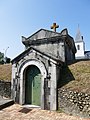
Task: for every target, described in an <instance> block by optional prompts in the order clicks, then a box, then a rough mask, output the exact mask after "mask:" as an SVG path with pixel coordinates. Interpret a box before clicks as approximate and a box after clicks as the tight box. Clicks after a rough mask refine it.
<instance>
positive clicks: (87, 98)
mask: <svg viewBox="0 0 90 120" xmlns="http://www.w3.org/2000/svg"><path fill="white" fill-rule="evenodd" d="M58 109H60V110H62V111H64V112H66V113H68V114H70V115H78V116H81V117H89V118H90V95H89V94H85V93H82V92H76V91H70V90H68V89H62V88H60V89H59V90H58Z"/></svg>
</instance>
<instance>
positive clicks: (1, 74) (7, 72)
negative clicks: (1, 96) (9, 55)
mask: <svg viewBox="0 0 90 120" xmlns="http://www.w3.org/2000/svg"><path fill="white" fill-rule="evenodd" d="M0 80H5V81H10V80H11V64H4V65H0Z"/></svg>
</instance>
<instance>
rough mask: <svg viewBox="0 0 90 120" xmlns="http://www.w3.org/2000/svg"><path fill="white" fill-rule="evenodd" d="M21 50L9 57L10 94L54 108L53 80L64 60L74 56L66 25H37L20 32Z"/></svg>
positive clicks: (43, 107) (55, 83)
mask: <svg viewBox="0 0 90 120" xmlns="http://www.w3.org/2000/svg"><path fill="white" fill-rule="evenodd" d="M22 43H23V44H24V45H25V48H26V49H25V51H24V52H22V53H21V54H20V55H18V56H17V57H16V58H14V59H13V60H12V83H11V96H12V98H13V99H14V101H15V102H17V103H19V104H21V105H23V104H31V105H37V106H40V107H41V108H42V109H49V110H57V83H58V81H59V80H60V74H61V72H60V71H61V68H62V66H63V64H64V63H67V62H68V61H72V60H74V59H75V53H76V48H75V44H74V40H73V38H72V37H71V36H70V35H69V34H68V31H67V29H64V30H62V31H61V33H57V32H53V31H49V30H45V29H40V30H38V31H37V32H36V33H34V34H33V35H31V36H30V37H28V38H25V37H23V36H22Z"/></svg>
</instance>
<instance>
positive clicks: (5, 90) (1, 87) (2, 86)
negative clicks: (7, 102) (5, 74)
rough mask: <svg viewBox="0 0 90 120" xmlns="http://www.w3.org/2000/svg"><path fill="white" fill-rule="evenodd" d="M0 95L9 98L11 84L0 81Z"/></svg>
mask: <svg viewBox="0 0 90 120" xmlns="http://www.w3.org/2000/svg"><path fill="white" fill-rule="evenodd" d="M0 95H1V96H4V97H7V98H10V97H11V82H5V81H2V80H0Z"/></svg>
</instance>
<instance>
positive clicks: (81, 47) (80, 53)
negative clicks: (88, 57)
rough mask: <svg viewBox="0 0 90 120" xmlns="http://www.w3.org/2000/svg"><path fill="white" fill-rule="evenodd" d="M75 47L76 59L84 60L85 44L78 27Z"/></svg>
mask: <svg viewBox="0 0 90 120" xmlns="http://www.w3.org/2000/svg"><path fill="white" fill-rule="evenodd" d="M75 46H76V49H77V52H76V54H75V57H76V59H80V58H84V56H85V55H84V52H85V43H84V41H83V36H81V32H80V29H79V26H78V30H77V34H76V38H75Z"/></svg>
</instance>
